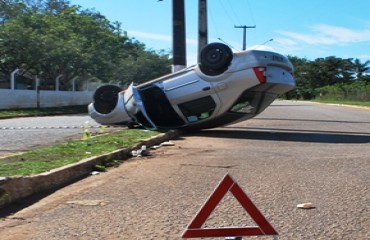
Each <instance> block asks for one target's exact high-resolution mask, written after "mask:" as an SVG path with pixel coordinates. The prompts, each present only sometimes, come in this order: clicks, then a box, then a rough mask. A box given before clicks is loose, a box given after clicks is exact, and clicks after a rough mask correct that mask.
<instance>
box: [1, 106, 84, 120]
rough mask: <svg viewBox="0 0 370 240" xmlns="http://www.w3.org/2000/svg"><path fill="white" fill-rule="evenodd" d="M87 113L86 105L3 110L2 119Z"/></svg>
mask: <svg viewBox="0 0 370 240" xmlns="http://www.w3.org/2000/svg"><path fill="white" fill-rule="evenodd" d="M77 113H87V106H86V105H79V106H66V107H51V108H22V109H2V110H0V118H13V117H29V116H50V115H60V114H77Z"/></svg>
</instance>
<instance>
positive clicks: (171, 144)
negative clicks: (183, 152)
mask: <svg viewBox="0 0 370 240" xmlns="http://www.w3.org/2000/svg"><path fill="white" fill-rule="evenodd" d="M161 146H162V147H169V146H175V143H174V142H172V141H167V142H163V143H161Z"/></svg>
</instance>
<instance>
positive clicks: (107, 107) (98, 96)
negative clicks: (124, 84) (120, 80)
mask: <svg viewBox="0 0 370 240" xmlns="http://www.w3.org/2000/svg"><path fill="white" fill-rule="evenodd" d="M121 91H122V89H121V88H120V87H118V86H115V85H104V86H101V87H99V88H98V89H97V90H96V91H95V93H94V96H93V98H94V107H95V110H96V111H98V112H99V113H103V114H107V113H110V112H111V111H112V110H113V109H114V108H115V107H116V105H117V100H118V93H119V92H121Z"/></svg>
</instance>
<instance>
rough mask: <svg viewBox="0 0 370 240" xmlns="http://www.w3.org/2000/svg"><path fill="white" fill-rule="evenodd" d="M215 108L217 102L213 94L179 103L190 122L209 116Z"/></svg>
mask: <svg viewBox="0 0 370 240" xmlns="http://www.w3.org/2000/svg"><path fill="white" fill-rule="evenodd" d="M215 108H216V103H215V101H214V100H213V98H212V97H211V96H206V97H202V98H198V99H195V100H192V101H189V102H185V103H181V104H179V109H180V110H181V112H182V114H184V116H185V117H186V119H187V120H188V121H189V122H196V121H200V120H203V119H207V118H209V117H210V116H211V115H212V113H213V111H214V110H215Z"/></svg>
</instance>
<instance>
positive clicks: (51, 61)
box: [0, 0, 170, 83]
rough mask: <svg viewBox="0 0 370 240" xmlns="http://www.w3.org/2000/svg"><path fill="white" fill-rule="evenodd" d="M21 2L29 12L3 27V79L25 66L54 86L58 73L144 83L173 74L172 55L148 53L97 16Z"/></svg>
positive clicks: (58, 4) (52, 2)
mask: <svg viewBox="0 0 370 240" xmlns="http://www.w3.org/2000/svg"><path fill="white" fill-rule="evenodd" d="M19 2H22V3H19V4H23V5H22V6H27V7H28V8H26V10H24V9H23V10H22V11H23V13H22V14H20V15H17V16H12V17H9V18H6V19H7V20H6V21H4V23H3V25H1V26H0V56H1V61H0V71H1V72H3V73H4V74H5V75H8V74H9V73H10V72H12V71H13V70H14V69H16V68H22V69H23V70H26V71H27V72H28V73H32V74H40V73H41V72H42V74H43V75H42V78H43V79H44V82H45V80H46V81H50V82H51V83H52V82H53V81H54V79H55V78H56V77H57V76H59V75H60V74H62V75H63V76H64V78H65V79H70V78H72V77H73V76H77V75H78V76H80V77H88V78H91V77H96V78H99V79H101V80H102V81H105V82H121V83H123V82H130V81H135V82H137V83H140V82H144V81H148V80H150V79H153V78H156V77H158V76H160V75H163V74H166V73H169V72H170V63H169V58H168V54H166V53H164V52H163V51H162V52H155V51H152V50H146V49H145V45H144V44H142V43H140V42H138V41H134V40H133V39H130V38H129V37H128V36H127V35H126V34H124V32H123V31H122V29H121V25H120V24H119V23H111V22H110V21H108V20H107V19H106V18H105V17H104V16H103V15H101V14H100V13H98V12H94V11H91V10H82V9H81V7H78V6H68V1H63V0H47V1H42V0H39V1H37V0H33V1H19ZM12 4H13V3H12Z"/></svg>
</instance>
